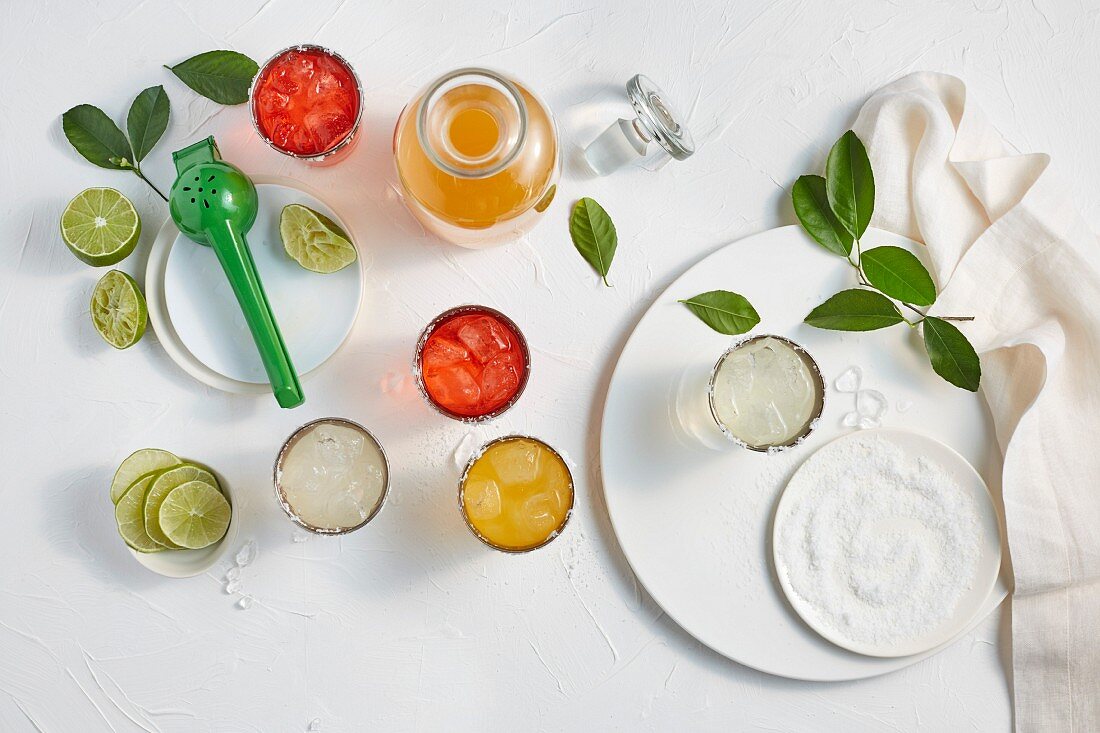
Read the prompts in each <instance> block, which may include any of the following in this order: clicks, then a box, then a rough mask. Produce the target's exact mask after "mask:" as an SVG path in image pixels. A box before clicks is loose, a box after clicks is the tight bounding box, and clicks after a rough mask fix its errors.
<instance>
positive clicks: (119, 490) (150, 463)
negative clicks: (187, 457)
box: [111, 448, 182, 504]
mask: <svg viewBox="0 0 1100 733" xmlns="http://www.w3.org/2000/svg"><path fill="white" fill-rule="evenodd" d="M180 463H182V461H181V460H180V459H178V458H176V457H175V456H174V455H172V454H171V453H169V452H168V451H166V450H161V449H159V448H142V449H141V450H139V451H135V452H133V453H131V454H130V456H129V457H128V458H127V459H126V460H125V461H123V462H122V464H121V465H120V466H119V467H118V470H117V471H115V477H114V478H113V479H111V502H112V503H114V504H117V503H118V500H119V499H121V498H122V495H123V494H125V493H126V489H128V488H130V485H131V484H132V483H134V482H135V481H137V480H138V479H139V478H141V477H142V476H144V475H145V474H147V473H152V472H153V471H159V470H161V469H163V468H171V467H172V466H178V465H179V464H180Z"/></svg>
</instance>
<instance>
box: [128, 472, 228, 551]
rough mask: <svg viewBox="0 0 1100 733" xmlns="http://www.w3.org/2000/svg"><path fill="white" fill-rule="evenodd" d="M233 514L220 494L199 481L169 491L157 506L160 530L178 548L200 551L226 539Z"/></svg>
mask: <svg viewBox="0 0 1100 733" xmlns="http://www.w3.org/2000/svg"><path fill="white" fill-rule="evenodd" d="M123 498H124V499H125V497H123ZM120 503H121V502H120ZM232 514H233V510H232V509H230V508H229V502H228V501H226V500H225V497H224V496H222V493H221V492H220V491H218V490H217V489H215V488H214V487H213V486H211V485H210V484H208V483H204V482H202V481H188V482H187V483H185V484H180V485H179V486H177V487H176V488H174V489H172V490H171V491H170V492H168V496H167V497H166V498H165V499H164V503H162V504H161V505H160V528H161V529H162V530H163V531H164V534H166V535H168V539H170V540H171V541H172V542H174V543H175V544H177V545H179V546H180V547H186V548H189V549H192V550H199V549H202V548H203V547H209V546H210V545H212V544H214V543H215V542H217V541H218V540H220V539H221V538H222V537H224V536H225V531H226V530H227V529H229V519H230V517H231V516H232Z"/></svg>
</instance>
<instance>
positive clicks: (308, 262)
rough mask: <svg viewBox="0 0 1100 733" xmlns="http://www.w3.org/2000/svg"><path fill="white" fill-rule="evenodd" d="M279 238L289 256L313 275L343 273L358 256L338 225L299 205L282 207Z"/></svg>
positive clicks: (348, 238) (346, 235)
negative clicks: (318, 273)
mask: <svg viewBox="0 0 1100 733" xmlns="http://www.w3.org/2000/svg"><path fill="white" fill-rule="evenodd" d="M279 234H280V235H281V236H282V238H283V247H284V248H285V249H286V253H287V254H288V255H290V256H291V257H293V258H294V259H295V260H296V261H297V262H298V264H299V265H301V266H302V267H304V268H306V269H307V270H312V271H313V272H320V273H325V274H328V273H330V272H336V271H337V270H342V269H344V268H345V267H347V266H348V265H350V264H351V263H352V262H355V260H356V257H357V256H358V255H357V254H356V252H355V245H353V244H352V243H351V238H350V237H348V234H347V232H345V231H344V230H343V229H341V228H340V227H339V226H338V225H337V224H336V222H334V221H333V220H332V219H329V218H328V217H327V216H325V215H324V214H322V213H320V212H317V211H314V210H313V209H310V208H307V207H305V206H302V205H300V204H288V205H287V206H284V207H283V213H282V214H281V215H280V216H279Z"/></svg>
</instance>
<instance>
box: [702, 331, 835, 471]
mask: <svg viewBox="0 0 1100 733" xmlns="http://www.w3.org/2000/svg"><path fill="white" fill-rule="evenodd" d="M768 338H770V339H775V340H776V341H781V342H782V343H784V344H786V345H787V346H789V347H790V348H791V350H792V351H794V353H795V354H796V355H798V357H799V358H800V359H802V363H803V364H805V365H806V367H807V368H808V369H809V370H810V374H811V375H812V377H813V383H814V388H815V392H816V394H815V397H814V407H813V410H812V411H811V413H810V417H809V419H808V420H807V421H806V424H805V425H804V426H803V427H802V429H801V430H799V432H798V433H796V434H795V435H794V436H793V437H792V438H790V439H789V440H787V441H785V442H783V443H777V444H771V443H768V444H763V445H750V444H749V443H746V442H745V441H744V440H742V439H741V438H739V437H737V436H736V435H734V434H733V432H731V431H730V429H729V428H728V427H726V425H725V423H723V422H722V419H721V418H720V417H719V416H718V409H717V406H716V405H715V404H714V384H715V381H716V380H717V378H718V373H719V371H720V370H721V368H722V364H723V362H725V360H726V358H727V357H729V356H730V354H732V353H734V352H735V351H737V350H739V349H741V348H743V347H745V346H748V345H749V344H751V343H755V342H757V341H762V340H764V339H768ZM707 405H708V406H709V407H710V415H711V417H712V418H713V419H714V422H715V423H716V424H717V425H718V428H719V429H720V430H721V431H722V434H723V435H725V436H726V438H727V439H729V440H730V441H731V442H733V443H736V444H737V445H739V446H741V447H742V448H748V449H749V450H751V451H757V452H759V453H774V452H776V451H781V450H784V449H786V448H790V447H791V446H794V445H798V444H799V443H801V442H802V441H804V440H805V439H806V437H807V436H809V434H810V433H812V432H813V430H814V428H815V427H816V426H817V421H818V419H819V418H820V417H821V413H822V412H823V411H824V409H825V379H824V377H822V376H821V368H820V367H819V366H818V364H817V361H815V360H814V358H813V357H812V356H810V353H809V352H808V351H806V349H804V348H803V347H802V346H801V344H797V343H795V342H794V341H791V340H790V339H789V338H786V337H784V336H776V335H774V334H759V335H756V336H749V337H747V338H744V339H741V340H739V341H737V342H736V343H734V344H733V345H732V346H730V347H729V348H728V349H726V351H725V353H723V354H722V356H721V357H719V359H718V361H717V362H716V363H715V365H714V368H713V369H711V372H710V381H709V382H708V383H707Z"/></svg>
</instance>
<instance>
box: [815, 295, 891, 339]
mask: <svg viewBox="0 0 1100 733" xmlns="http://www.w3.org/2000/svg"><path fill="white" fill-rule="evenodd" d="M903 320H905V319H904V318H902V317H901V313H899V312H898V309H897V306H895V305H894V304H893V302H891V301H890V299H889V298H887V297H886V296H885V295H882V294H880V293H876V292H874V291H873V290H859V289H852V290H842V291H840V292H839V293H837V294H836V295H834V296H833V297H831V298H829V299H828V300H826V301H825V302H824V303H822V304H821V305H819V306H818V307H816V308H814V309H813V310H812V311H810V314H809V315H808V316H806V323H808V324H810V325H811V326H813V327H814V328H827V329H829V330H830V331H874V330H875V329H878V328H886V327H887V326H893V325H894V324H895V323H901V322H902V321H903Z"/></svg>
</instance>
